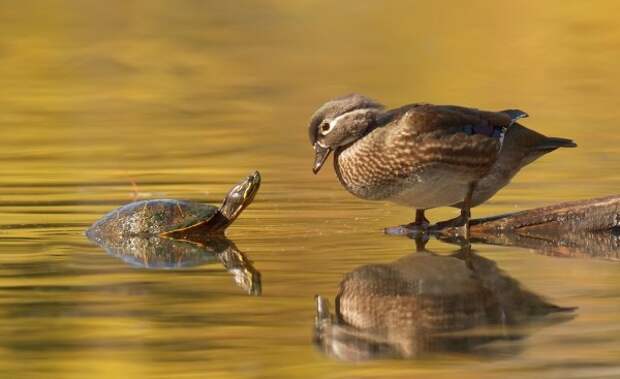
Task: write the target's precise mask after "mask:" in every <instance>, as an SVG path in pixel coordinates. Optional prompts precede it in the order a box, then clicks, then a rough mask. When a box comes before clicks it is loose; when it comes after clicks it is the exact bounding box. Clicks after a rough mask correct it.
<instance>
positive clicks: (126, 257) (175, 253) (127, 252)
mask: <svg viewBox="0 0 620 379" xmlns="http://www.w3.org/2000/svg"><path fill="white" fill-rule="evenodd" d="M89 238H90V239H91V240H92V241H94V242H95V243H97V244H98V245H99V246H101V247H102V248H103V249H104V250H105V251H106V252H107V253H108V254H110V255H112V256H115V257H118V258H120V259H122V260H123V261H125V262H126V263H128V264H129V265H131V266H134V267H142V268H147V269H178V268H184V267H192V266H199V265H203V264H209V263H215V262H220V263H221V264H223V265H224V268H226V270H227V271H228V272H229V273H231V274H232V275H233V278H234V280H235V282H236V283H237V285H239V286H240V287H241V288H243V289H244V290H245V291H247V292H248V294H250V295H260V294H261V277H260V272H258V271H257V270H256V269H255V268H254V267H253V266H252V263H251V262H250V260H249V259H248V258H247V257H246V256H245V255H244V254H243V253H242V252H241V251H239V249H238V248H237V246H235V244H234V243H233V242H232V241H231V240H229V239H227V238H225V237H219V238H208V239H194V240H191V241H190V240H179V239H172V238H166V237H160V236H131V237H127V238H124V239H103V238H93V237H92V236H89Z"/></svg>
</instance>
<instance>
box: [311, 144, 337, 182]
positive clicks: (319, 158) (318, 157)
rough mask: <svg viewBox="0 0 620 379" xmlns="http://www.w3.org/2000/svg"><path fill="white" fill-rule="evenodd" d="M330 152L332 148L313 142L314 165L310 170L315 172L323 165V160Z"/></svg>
mask: <svg viewBox="0 0 620 379" xmlns="http://www.w3.org/2000/svg"><path fill="white" fill-rule="evenodd" d="M331 152H332V149H330V148H329V147H323V146H321V145H319V143H318V142H317V143H315V144H314V166H313V167H312V172H313V173H315V174H316V173H317V172H319V170H320V169H321V167H323V164H324V163H325V160H326V159H327V157H328V156H329V153H331Z"/></svg>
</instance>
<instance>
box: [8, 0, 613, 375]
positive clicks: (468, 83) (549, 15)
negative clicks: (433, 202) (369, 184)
mask: <svg viewBox="0 0 620 379" xmlns="http://www.w3.org/2000/svg"><path fill="white" fill-rule="evenodd" d="M0 7H1V8H0V9H1V12H0V21H1V23H2V25H3V31H4V33H3V37H1V39H0V78H1V79H0V83H1V87H2V91H1V93H0V109H2V112H1V113H0V140H1V141H2V149H1V151H0V171H1V172H2V174H1V175H0V216H1V219H0V304H1V305H0V377H3V378H4V377H6V378H50V377H53V378H81V377H84V376H86V375H88V376H89V377H91V378H113V377H132V378H159V377H171V376H174V377H180V378H186V377H187V378H189V377H205V376H208V377H221V378H237V377H242V378H262V377H270V378H271V377H273V378H298V377H299V378H301V377H304V378H306V377H308V378H316V377H328V378H352V377H356V378H369V377H380V378H400V377H425V378H426V377H432V378H449V377H454V376H457V375H458V376H460V377H471V378H499V377H501V378H507V377H508V378H510V377H532V378H593V377H596V378H613V377H618V376H620V365H619V364H618V362H620V342H618V341H619V340H620V327H619V326H618V325H619V324H620V323H619V321H620V316H619V315H620V305H619V304H620V302H619V301H618V300H619V297H620V279H619V278H620V276H619V275H620V266H618V264H617V263H616V262H610V261H605V260H598V259H561V258H556V257H550V256H545V255H543V254H537V253H535V252H532V251H528V250H524V249H519V248H510V247H493V246H484V245H476V246H474V249H475V250H476V251H477V254H479V255H480V256H483V257H485V258H487V259H490V260H493V261H494V262H495V264H497V266H498V267H499V268H500V269H502V270H504V271H505V272H506V273H507V274H508V275H509V276H510V277H512V278H514V279H515V280H517V281H519V282H520V283H521V285H522V286H524V287H525V288H527V289H529V290H531V291H533V292H535V293H537V294H539V295H542V296H544V297H545V298H547V299H548V300H549V301H551V302H553V303H555V304H558V305H562V306H578V307H579V309H578V310H577V312H576V316H575V318H573V319H572V320H568V321H564V322H561V323H552V324H549V325H538V324H535V325H531V326H524V328H525V337H524V338H522V339H518V340H514V341H501V343H499V344H495V343H491V344H489V346H487V347H486V349H487V350H491V351H496V352H498V354H492V355H481V354H477V353H476V352H457V353H454V352H452V353H447V352H445V353H441V352H440V353H438V354H432V355H430V356H425V357H421V358H418V359H409V360H400V359H383V360H370V361H366V362H363V363H351V362H341V361H339V360H337V359H334V358H332V357H329V356H327V355H325V354H324V353H323V352H322V351H320V350H319V349H317V348H315V347H314V346H313V344H312V338H313V325H314V295H315V294H321V295H322V296H325V297H326V298H328V299H330V300H331V301H333V298H334V296H335V294H336V292H337V290H338V286H339V283H340V281H341V280H342V279H343V277H344V275H345V274H346V273H348V272H351V271H353V270H355V269H356V268H358V267H360V266H362V265H367V264H381V263H390V262H393V261H396V260H397V259H399V258H401V257H403V256H406V255H408V254H410V253H411V252H413V251H414V244H413V242H412V241H411V240H408V239H406V238H397V237H388V236H384V235H383V234H382V233H381V230H382V228H383V227H385V226H389V225H396V224H399V223H403V222H406V221H409V220H410V218H411V217H412V216H413V214H412V211H411V210H409V209H405V208H402V207H398V206H394V205H391V204H384V203H371V202H365V201H361V200H358V199H355V198H353V197H352V196H350V195H349V194H347V193H346V192H345V191H344V190H343V189H342V188H341V187H340V185H339V184H338V183H337V181H336V178H335V176H334V174H333V170H332V169H331V167H327V166H328V165H326V167H325V169H324V170H322V172H321V173H320V175H318V176H314V175H312V173H311V165H312V151H311V148H310V146H309V144H308V141H307V132H306V125H307V122H308V119H309V116H310V115H311V114H312V112H313V111H314V110H315V109H316V107H318V106H319V105H320V104H321V103H322V102H323V101H325V100H326V99H328V98H330V97H333V96H336V95H340V94H343V93H347V92H351V91H357V92H361V93H365V94H368V95H370V96H372V97H375V98H377V99H379V100H381V101H382V102H384V103H386V104H388V105H390V106H397V105H400V104H402V103H406V102H411V101H426V102H434V103H455V104H462V105H471V106H477V107H480V108H487V109H504V108H512V107H518V108H520V109H523V110H525V111H527V112H528V113H529V114H530V115H531V117H530V118H529V119H528V120H527V122H526V123H525V124H526V125H527V126H529V127H532V128H534V129H536V130H539V131H541V132H543V133H545V134H548V135H556V136H562V137H568V138H572V139H574V140H576V141H577V142H578V144H579V148H578V149H573V150H565V151H558V152H555V153H553V154H551V155H549V156H547V157H544V158H542V159H541V160H540V161H538V162H536V163H535V164H533V165H531V166H529V167H528V168H526V169H525V170H524V171H523V172H522V173H521V174H520V175H519V176H518V177H517V178H516V179H515V180H514V182H513V183H512V184H511V185H510V186H509V187H507V188H506V189H504V190H503V191H502V192H500V193H499V194H498V195H497V196H496V197H495V198H493V199H492V200H491V201H490V202H489V203H487V204H485V205H483V206H481V207H479V208H476V209H474V216H483V215H491V214H497V213H500V212H506V211H511V210H519V209H526V208H530V207H534V206H538V205H542V204H548V203H552V202H558V201H563V200H569V199H578V198H590V197H595V196H603V195H607V194H613V193H617V191H618V188H619V185H620V176H619V175H618V167H619V166H620V158H619V157H620V155H619V154H618V153H619V152H620V148H619V147H618V146H620V137H619V135H620V134H618V132H617V128H618V120H620V109H619V108H618V107H617V99H618V98H619V97H620V90H619V88H620V69H619V68H618V65H617V62H618V61H619V59H620V49H618V47H619V46H620V26H619V25H618V23H617V20H616V16H615V15H616V14H617V13H618V11H619V10H620V9H618V8H619V6H618V4H617V3H616V2H613V1H607V2H605V1H599V2H595V3H589V2H570V3H566V2H553V1H549V2H542V3H534V2H516V3H515V2H483V1H475V2H468V4H467V5H464V4H463V3H461V2H441V3H438V4H434V3H431V2H425V3H424V2H407V1H393V2H389V3H387V4H383V3H379V2H376V3H375V2H362V3H360V2H353V1H351V2H338V3H333V2H320V1H319V2H315V1H300V2H282V1H268V2H251V1H241V2H231V3H229V4H224V3H222V2H191V1H188V2H180V3H179V2H163V1H161V2H160V1H138V2H131V3H126V2H114V3H113V5H112V4H111V3H110V2H105V3H100V2H77V1H76V2H69V1H67V2H47V1H42V2H20V3H14V4H10V5H9V4H3V5H1V6H0ZM253 169H259V170H260V171H261V173H262V175H263V178H264V182H263V186H262V188H261V191H260V192H259V194H258V196H257V198H256V200H255V202H254V203H253V204H252V205H251V206H250V207H249V208H248V209H247V210H246V211H245V213H244V214H243V215H242V216H241V217H240V219H239V220H238V221H237V222H236V223H235V225H234V226H233V227H232V228H231V229H230V230H229V235H228V236H229V238H230V239H231V240H232V241H234V243H235V245H236V247H237V248H238V249H239V251H241V252H242V253H243V254H245V256H246V257H247V258H248V259H249V260H251V261H252V264H253V266H254V267H255V268H256V270H258V271H260V273H261V279H262V295H261V296H248V294H247V292H246V291H244V290H243V289H242V288H240V287H239V286H238V285H236V284H235V282H234V278H233V275H231V274H230V273H228V272H227V271H226V270H225V268H224V267H223V266H222V265H221V264H220V263H218V262H213V263H211V264H205V265H198V266H193V267H188V268H185V269H172V270H148V269H140V268H135V267H133V266H130V265H128V264H126V263H125V262H124V261H123V260H121V259H119V258H118V257H115V256H112V255H108V254H106V253H105V252H104V251H103V250H102V249H100V248H98V247H97V246H95V245H93V244H92V243H90V242H89V241H88V240H87V239H86V238H85V237H84V235H83V231H84V230H85V229H86V228H87V227H88V225H90V224H91V223H92V222H93V221H95V220H96V219H97V218H98V217H100V216H101V215H102V214H104V213H106V212H107V211H109V210H111V209H113V208H114V207H116V206H118V205H121V204H124V203H127V202H129V201H132V200H133V199H134V198H136V197H137V198H140V199H147V198H158V197H168V198H184V199H190V200H199V201H205V202H212V203H218V202H219V201H220V200H221V199H222V197H223V196H224V194H225V193H226V192H227V190H228V188H229V187H230V186H231V185H232V184H233V183H235V182H237V181H238V180H239V179H240V178H242V177H243V176H245V175H247V174H248V173H249V172H250V171H251V170H253ZM454 212H455V211H454V210H451V209H439V210H436V211H432V212H430V214H429V216H430V217H431V219H433V220H436V219H442V218H447V217H451V216H453V215H454ZM428 248H429V249H431V250H432V251H434V252H437V253H440V254H449V253H452V252H453V251H454V250H455V247H454V246H451V245H447V244H443V243H441V242H438V241H431V242H430V243H429V246H428ZM506 345H508V346H506ZM506 347H507V351H509V353H502V351H505V350H506V349H505V348H506Z"/></svg>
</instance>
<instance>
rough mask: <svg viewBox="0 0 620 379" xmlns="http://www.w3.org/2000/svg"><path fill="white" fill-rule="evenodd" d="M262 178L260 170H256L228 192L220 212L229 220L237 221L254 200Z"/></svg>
mask: <svg viewBox="0 0 620 379" xmlns="http://www.w3.org/2000/svg"><path fill="white" fill-rule="evenodd" d="M260 180H261V179H260V174H259V173H258V171H254V172H253V173H252V174H251V175H250V176H248V177H247V178H246V179H244V180H242V181H241V182H239V183H237V184H236V185H235V186H234V187H233V188H232V189H231V190H230V191H229V192H228V194H227V195H226V197H225V198H224V202H223V203H222V206H221V207H220V213H222V215H223V216H224V217H226V218H227V219H228V221H229V222H233V221H235V219H236V218H237V216H239V214H241V212H242V211H243V210H244V209H245V208H246V207H247V206H248V205H250V203H251V202H252V200H254V196H256V193H257V192H258V188H259V187H260Z"/></svg>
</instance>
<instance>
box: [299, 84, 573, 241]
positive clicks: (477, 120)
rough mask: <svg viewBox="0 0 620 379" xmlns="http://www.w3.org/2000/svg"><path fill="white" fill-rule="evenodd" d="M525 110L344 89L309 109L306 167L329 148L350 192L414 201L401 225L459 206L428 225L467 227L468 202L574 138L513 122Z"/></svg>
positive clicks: (321, 160)
mask: <svg viewBox="0 0 620 379" xmlns="http://www.w3.org/2000/svg"><path fill="white" fill-rule="evenodd" d="M526 117H528V114H527V113H525V112H524V111H521V110H519V109H506V110H501V111H486V110H480V109H476V108H468V107H463V106H456V105H434V104H428V103H413V104H408V105H404V106H401V107H398V108H394V109H386V107H385V106H384V105H383V104H381V103H379V102H377V101H375V100H373V99H371V98H369V97H366V96H364V95H361V94H356V93H353V94H349V95H346V96H342V97H338V98H335V99H332V100H329V101H327V102H326V103H325V104H323V105H322V106H321V107H319V109H318V110H317V111H316V112H315V113H314V114H313V115H312V117H311V120H310V124H309V126H308V131H309V138H310V143H311V144H312V146H313V148H314V164H313V168H312V171H313V172H314V174H317V173H318V172H319V171H320V170H321V168H322V167H323V165H324V164H325V162H326V161H327V159H328V157H329V156H330V154H331V153H332V152H333V153H334V160H333V161H334V170H335V172H336V176H337V177H338V180H339V182H340V184H342V186H343V187H344V188H345V189H346V190H347V191H348V192H350V193H351V194H353V195H355V196H357V197H359V198H361V199H366V200H378V201H390V202H393V203H396V204H400V205H405V206H408V207H412V208H414V209H415V219H414V221H412V222H410V223H408V224H404V225H401V226H400V227H399V228H400V229H401V230H403V229H404V230H406V231H409V232H416V231H426V230H428V229H429V226H430V222H429V220H428V219H427V218H426V216H425V212H426V210H429V209H433V208H437V207H445V206H447V207H456V208H458V209H460V214H459V216H458V217H456V218H453V219H451V220H447V221H442V222H438V223H436V224H435V225H433V226H432V227H434V228H437V229H441V228H445V227H463V229H464V232H465V234H467V233H468V231H469V219H470V218H471V208H472V207H475V206H478V205H480V204H482V203H484V202H486V201H487V200H489V199H490V198H491V197H493V196H494V195H495V194H496V193H497V192H498V191H499V190H500V189H502V188H503V187H505V186H506V185H507V184H508V183H509V182H510V180H511V179H512V178H513V177H514V176H515V175H516V174H517V173H518V172H519V171H520V170H521V169H522V168H523V167H525V166H526V165H528V164H530V163H532V162H533V161H535V160H537V159H538V158H540V157H541V156H543V155H545V154H548V153H550V152H552V151H555V150H556V149H558V148H564V147H576V146H577V145H576V143H575V142H574V141H573V140H571V139H568V138H559V137H547V136H545V135H543V134H541V133H538V132H536V131H534V130H531V129H528V128H526V127H525V126H523V125H521V124H520V123H519V122H518V121H519V120H521V119H524V118H526ZM388 229H389V228H388ZM388 229H386V231H388Z"/></svg>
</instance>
